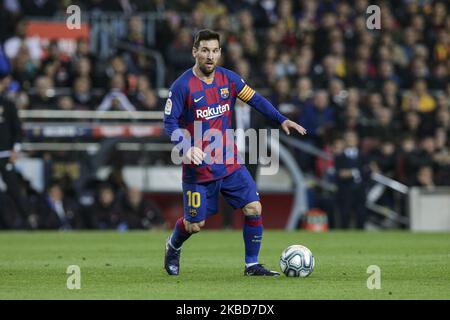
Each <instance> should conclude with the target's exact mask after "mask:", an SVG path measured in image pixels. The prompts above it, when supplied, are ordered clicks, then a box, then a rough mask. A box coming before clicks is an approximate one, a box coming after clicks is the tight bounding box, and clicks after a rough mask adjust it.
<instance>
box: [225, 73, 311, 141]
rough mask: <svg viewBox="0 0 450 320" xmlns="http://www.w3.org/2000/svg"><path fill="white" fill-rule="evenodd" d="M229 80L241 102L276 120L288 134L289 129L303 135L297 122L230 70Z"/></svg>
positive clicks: (303, 129) (304, 132)
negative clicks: (283, 113)
mask: <svg viewBox="0 0 450 320" xmlns="http://www.w3.org/2000/svg"><path fill="white" fill-rule="evenodd" d="M230 74H231V80H232V81H233V82H234V84H235V86H236V90H237V92H238V94H237V97H238V98H239V99H241V100H242V101H243V102H245V103H247V104H249V105H250V106H252V107H254V108H255V109H256V110H258V111H259V112H261V113H262V114H263V115H264V116H266V117H267V118H269V119H271V120H273V121H276V122H277V123H279V124H280V125H281V128H282V129H283V131H284V132H285V133H286V134H287V135H289V134H290V133H291V129H293V130H295V131H297V132H298V133H300V134H302V135H304V134H306V129H305V128H303V127H302V126H300V125H299V124H298V123H296V122H294V121H291V120H289V119H288V118H287V117H285V116H284V115H282V114H281V113H280V112H279V111H278V110H277V109H276V108H275V107H274V106H273V105H272V103H270V101H269V100H267V99H266V98H264V97H263V96H262V95H261V94H259V93H258V92H256V91H255V90H253V89H252V88H251V87H250V86H249V85H248V84H246V83H245V81H244V80H243V79H242V78H240V77H239V76H238V75H237V74H236V73H234V72H230Z"/></svg>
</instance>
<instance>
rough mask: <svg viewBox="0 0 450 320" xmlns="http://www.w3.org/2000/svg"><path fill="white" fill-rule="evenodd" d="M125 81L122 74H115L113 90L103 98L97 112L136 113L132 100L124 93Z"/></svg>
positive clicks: (112, 83)
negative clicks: (121, 111) (118, 111)
mask: <svg viewBox="0 0 450 320" xmlns="http://www.w3.org/2000/svg"><path fill="white" fill-rule="evenodd" d="M124 91H125V80H124V78H123V75H122V74H115V75H114V76H113V78H112V79H111V90H110V91H109V92H108V93H107V94H106V95H105V96H104V97H103V100H102V102H101V103H100V105H99V107H98V109H97V110H99V111H106V110H123V111H136V108H135V107H134V106H133V104H131V102H130V100H129V99H128V97H127V96H126V95H125V93H124Z"/></svg>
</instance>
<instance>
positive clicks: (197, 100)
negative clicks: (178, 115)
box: [194, 96, 204, 102]
mask: <svg viewBox="0 0 450 320" xmlns="http://www.w3.org/2000/svg"><path fill="white" fill-rule="evenodd" d="M203 97H204V96H201V97H200V98H198V99H194V102H199V101H200V100H202V99H203Z"/></svg>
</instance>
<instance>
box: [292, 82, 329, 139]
mask: <svg viewBox="0 0 450 320" xmlns="http://www.w3.org/2000/svg"><path fill="white" fill-rule="evenodd" d="M334 113H335V111H334V109H333V108H332V107H331V105H330V104H329V98H328V93H327V92H326V91H325V90H319V91H317V92H316V93H315V95H314V101H313V103H312V104H307V105H305V108H304V109H303V112H302V114H301V115H300V119H299V123H300V124H301V125H302V126H303V127H304V128H305V129H306V130H307V131H308V135H309V139H311V140H312V141H313V143H314V144H315V145H317V146H320V144H321V142H322V139H323V138H325V135H326V134H327V133H328V131H329V129H330V128H332V127H333V126H334V125H335V114H334Z"/></svg>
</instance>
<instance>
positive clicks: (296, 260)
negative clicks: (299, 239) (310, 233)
mask: <svg viewBox="0 0 450 320" xmlns="http://www.w3.org/2000/svg"><path fill="white" fill-rule="evenodd" d="M280 267H281V271H282V272H283V273H284V274H285V275H286V276H287V277H300V278H306V277H307V276H309V275H310V274H311V273H312V272H313V270H314V256H313V254H312V252H311V251H310V250H309V249H308V248H307V247H305V246H302V245H292V246H289V247H287V248H286V249H285V250H284V251H283V252H282V253H281V257H280Z"/></svg>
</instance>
